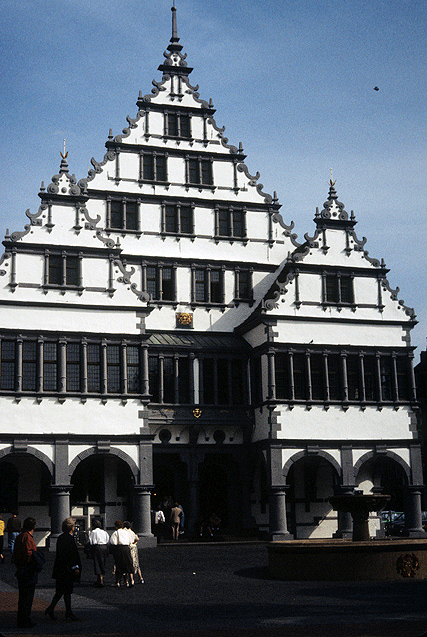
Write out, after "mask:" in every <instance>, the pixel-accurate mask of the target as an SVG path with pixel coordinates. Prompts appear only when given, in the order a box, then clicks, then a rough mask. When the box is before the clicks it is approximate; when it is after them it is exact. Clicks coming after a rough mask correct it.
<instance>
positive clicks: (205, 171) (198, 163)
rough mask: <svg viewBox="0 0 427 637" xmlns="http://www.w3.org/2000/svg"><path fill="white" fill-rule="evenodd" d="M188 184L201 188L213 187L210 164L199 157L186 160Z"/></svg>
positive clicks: (209, 161)
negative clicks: (200, 186)
mask: <svg viewBox="0 0 427 637" xmlns="http://www.w3.org/2000/svg"><path fill="white" fill-rule="evenodd" d="M188 182H189V183H190V184H197V185H202V186H212V185H213V175H212V162H211V160H210V159H201V158H200V157H197V158H194V157H192V158H191V159H189V160H188Z"/></svg>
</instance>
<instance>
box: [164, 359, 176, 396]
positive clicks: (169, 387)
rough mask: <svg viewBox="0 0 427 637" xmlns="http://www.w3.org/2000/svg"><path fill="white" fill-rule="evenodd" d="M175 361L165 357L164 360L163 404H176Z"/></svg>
mask: <svg viewBox="0 0 427 637" xmlns="http://www.w3.org/2000/svg"><path fill="white" fill-rule="evenodd" d="M174 372H175V370H174V359H173V358H170V357H165V358H164V360H163V402H164V403H174V402H175V383H174V376H175V373H174Z"/></svg>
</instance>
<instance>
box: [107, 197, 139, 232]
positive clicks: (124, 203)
mask: <svg viewBox="0 0 427 637" xmlns="http://www.w3.org/2000/svg"><path fill="white" fill-rule="evenodd" d="M116 203H119V204H120V214H121V225H120V226H118V225H117V226H116V225H114V226H113V225H112V217H113V204H116ZM128 204H132V205H135V207H136V210H135V212H133V213H132V215H134V223H133V224H131V225H135V227H128V219H129V218H130V217H128V210H127V207H128ZM140 204H141V200H140V199H139V198H137V199H134V198H130V197H120V198H119V197H107V217H106V224H105V225H106V229H107V230H108V231H109V232H129V233H132V232H134V233H137V234H140V233H141V206H140ZM114 214H116V213H114Z"/></svg>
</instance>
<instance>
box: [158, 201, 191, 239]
mask: <svg viewBox="0 0 427 637" xmlns="http://www.w3.org/2000/svg"><path fill="white" fill-rule="evenodd" d="M164 230H165V232H172V233H174V234H192V232H193V208H192V206H188V205H180V204H174V205H167V206H165V210H164Z"/></svg>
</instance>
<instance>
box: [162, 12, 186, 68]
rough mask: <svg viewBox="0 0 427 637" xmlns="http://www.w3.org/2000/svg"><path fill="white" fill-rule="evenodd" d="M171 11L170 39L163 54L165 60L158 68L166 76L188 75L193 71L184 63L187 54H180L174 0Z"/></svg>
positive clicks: (180, 46)
mask: <svg viewBox="0 0 427 637" xmlns="http://www.w3.org/2000/svg"><path fill="white" fill-rule="evenodd" d="M171 11H172V37H171V39H170V42H169V45H168V47H167V49H166V51H165V52H164V53H163V55H164V56H165V58H166V59H165V61H164V62H163V64H161V65H160V66H159V71H162V73H166V74H171V73H174V74H176V75H189V74H190V73H191V71H192V70H193V69H192V68H190V67H189V66H187V62H186V61H185V59H186V57H187V54H186V53H181V51H182V44H179V37H178V24H177V15H176V13H177V10H176V6H175V0H173V6H172V8H171Z"/></svg>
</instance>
